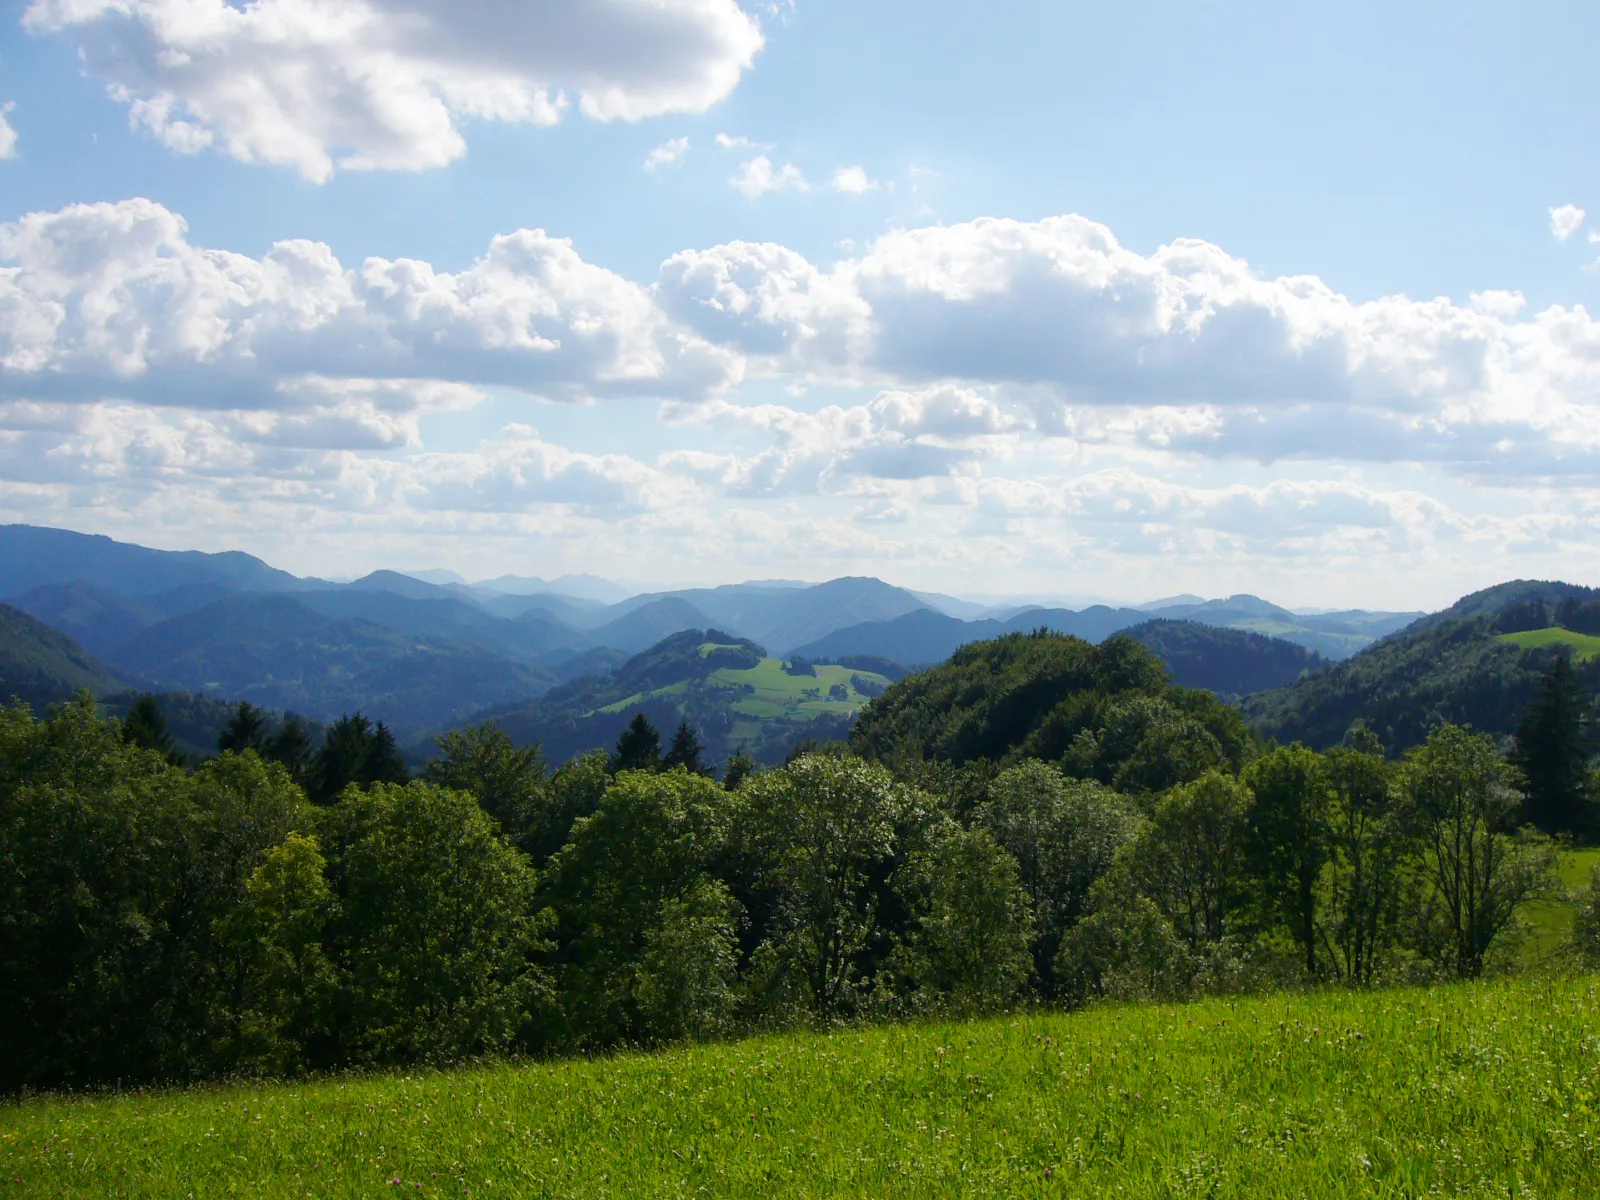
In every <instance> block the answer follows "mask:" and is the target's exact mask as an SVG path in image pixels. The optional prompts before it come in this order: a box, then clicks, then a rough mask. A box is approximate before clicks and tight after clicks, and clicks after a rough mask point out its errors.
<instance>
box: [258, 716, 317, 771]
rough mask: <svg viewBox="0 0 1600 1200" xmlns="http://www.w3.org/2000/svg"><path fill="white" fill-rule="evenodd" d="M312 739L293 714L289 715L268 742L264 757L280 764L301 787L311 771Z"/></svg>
mask: <svg viewBox="0 0 1600 1200" xmlns="http://www.w3.org/2000/svg"><path fill="white" fill-rule="evenodd" d="M311 746H312V737H311V734H310V732H309V731H307V729H306V727H305V724H304V723H303V722H302V721H301V720H300V718H299V717H297V716H295V715H294V713H289V714H288V715H286V716H285V717H284V719H283V724H282V725H280V726H278V731H277V732H276V733H274V734H273V735H272V736H271V737H270V738H269V739H268V740H267V745H266V749H265V751H264V752H263V753H264V755H265V757H267V758H270V759H272V760H273V761H274V762H278V763H282V764H283V766H284V768H285V769H286V770H288V772H289V774H290V775H292V776H294V778H295V781H296V782H297V783H299V784H301V785H302V786H303V785H304V784H305V782H306V775H307V773H308V772H309V771H310V769H311Z"/></svg>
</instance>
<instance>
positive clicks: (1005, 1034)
mask: <svg viewBox="0 0 1600 1200" xmlns="http://www.w3.org/2000/svg"><path fill="white" fill-rule="evenodd" d="M1597 1146H1600V980H1596V979H1593V978H1584V979H1576V980H1574V979H1560V978H1554V977H1547V978H1543V979H1532V978H1523V979H1520V980H1504V981H1499V982H1494V983H1484V984H1477V985H1457V986H1450V987H1442V988H1432V989H1414V990H1396V991H1385V992H1369V993H1356V992H1342V991H1326V992H1320V993H1312V994H1285V995H1276V996H1266V997H1257V998H1252V999H1245V1000H1237V1001H1235V1000H1208V1001H1204V1002H1200V1003H1194V1004H1189V1005H1171V1006H1149V1007H1134V1008H1119V1007H1106V1008H1101V1009H1096V1010H1091V1011H1089V1012H1086V1013H1082V1014H1074V1015H1061V1014H1054V1015H1045V1014H1039V1015H1026V1016H1018V1017H1010V1018H998V1019H991V1020H984V1021H977V1022H972V1023H968V1024H959V1023H949V1024H922V1025H903V1026H890V1027H879V1028H870V1029H863V1030H847V1031H836V1032H832V1033H812V1034H803V1033H799V1034H790V1035H783V1036H773V1037H766V1038H758V1039H754V1040H749V1041H743V1042H738V1043H734V1044H727V1045H707V1046H698V1047H691V1048H687V1049H681V1050H673V1051H670V1052H665V1053H660V1054H653V1055H645V1054H629V1055H622V1056H619V1057H614V1058H605V1059H598V1060H594V1061H580V1062H567V1063H556V1064H546V1063H539V1064H523V1065H516V1064H506V1065H500V1066H495V1067H490V1068H482V1069H459V1070H454V1071H445V1072H437V1073H422V1074H418V1073H412V1074H409V1075H404V1076H390V1077H374V1078H365V1079H348V1080H335V1081H327V1082H317V1083H304V1084H286V1085H273V1086H258V1087H247V1086H228V1087H215V1088H207V1089H203V1090H196V1091H190V1092H182V1091H179V1092H172V1093H168V1094H159V1095H148V1096H139V1095H125V1096H97V1097H83V1098H45V1099H32V1100H28V1101H26V1102H24V1103H21V1104H14V1105H11V1106H9V1107H3V1108H0V1195H4V1196H8V1197H9V1196H16V1197H23V1196H26V1197H33V1198H40V1200H42V1198H45V1197H103V1196H128V1197H151V1198H157V1197H159V1198H160V1200H169V1198H173V1197H191V1196H192V1197H199V1198H204V1197H211V1196H263V1197H306V1196H310V1197H330V1198H331V1197H356V1196H379V1195H389V1196H400V1195H406V1196H419V1197H454V1196H475V1197H476V1196H506V1197H512V1196H516V1197H547V1196H548V1197H691V1196H741V1197H743V1196H748V1197H774V1196H784V1197H789V1196H798V1197H811V1196H851V1197H858V1196H861V1197H865V1196H871V1197H945V1196H949V1197H966V1196H1060V1197H1089V1196H1119V1197H1133V1198H1139V1197H1216V1198H1235V1197H1237V1198H1244V1197H1251V1198H1259V1197H1308V1198H1321V1197H1420V1196H1433V1195H1442V1196H1469V1197H1484V1198H1488V1197H1507V1196H1512V1197H1540V1198H1543V1200H1552V1198H1555V1197H1593V1196H1594V1195H1596V1191H1597V1186H1600V1185H1597V1181H1600V1153H1597V1150H1596V1147H1597Z"/></svg>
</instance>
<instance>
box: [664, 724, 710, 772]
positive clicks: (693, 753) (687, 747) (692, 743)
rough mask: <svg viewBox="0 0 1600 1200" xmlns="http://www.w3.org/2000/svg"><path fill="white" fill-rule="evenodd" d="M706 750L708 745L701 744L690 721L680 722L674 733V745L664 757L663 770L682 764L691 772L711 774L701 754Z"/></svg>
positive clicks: (684, 768) (668, 748)
mask: <svg viewBox="0 0 1600 1200" xmlns="http://www.w3.org/2000/svg"><path fill="white" fill-rule="evenodd" d="M704 752H706V747H704V746H701V741H699V738H696V736H694V730H693V728H691V726H690V723H688V722H680V723H678V731H677V733H674V734H672V746H669V747H667V754H666V757H662V760H661V770H664V771H670V770H672V768H674V766H682V768H683V770H686V771H688V773H690V774H710V771H707V770H706V763H704V762H701V755H702V754H704Z"/></svg>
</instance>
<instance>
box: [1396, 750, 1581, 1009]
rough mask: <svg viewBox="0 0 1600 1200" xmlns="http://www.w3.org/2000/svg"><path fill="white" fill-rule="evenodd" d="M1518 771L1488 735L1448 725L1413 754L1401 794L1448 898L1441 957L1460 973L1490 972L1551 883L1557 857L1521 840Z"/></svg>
mask: <svg viewBox="0 0 1600 1200" xmlns="http://www.w3.org/2000/svg"><path fill="white" fill-rule="evenodd" d="M1515 782H1516V771H1515V768H1513V767H1512V766H1511V765H1510V764H1509V763H1507V762H1505V761H1504V760H1503V759H1501V758H1500V756H1499V755H1498V754H1497V753H1496V752H1495V747H1494V743H1493V742H1492V741H1490V740H1489V739H1488V738H1487V737H1485V736H1483V735H1481V734H1473V733H1469V732H1468V731H1466V730H1464V729H1460V728H1458V727H1456V726H1453V725H1445V726H1441V727H1440V728H1439V729H1436V730H1435V731H1434V732H1433V733H1432V734H1431V735H1429V737H1428V740H1427V742H1426V743H1425V744H1424V745H1422V746H1418V747H1417V748H1416V749H1414V750H1412V751H1411V752H1410V753H1409V754H1408V755H1407V756H1406V762H1405V766H1404V768H1403V769H1402V770H1401V772H1400V777H1399V787H1400V793H1401V796H1402V797H1403V799H1404V803H1405V806H1406V811H1407V815H1408V818H1409V820H1410V822H1411V823H1412V827H1413V828H1415V829H1416V830H1417V836H1418V838H1419V840H1420V842H1421V846H1422V856H1421V866H1420V869H1421V872H1422V874H1423V875H1424V876H1425V877H1426V878H1427V880H1428V882H1429V883H1430V884H1432V886H1433V888H1434V889H1435V891H1436V893H1437V896H1438V898H1439V901H1440V906H1439V911H1438V913H1437V915H1436V921H1437V925H1438V932H1439V934H1440V949H1439V952H1438V953H1439V956H1440V958H1441V959H1442V960H1443V962H1444V963H1445V964H1447V965H1448V967H1449V968H1450V969H1451V970H1452V971H1453V972H1454V973H1455V974H1456V975H1458V976H1461V977H1462V978H1471V977H1474V976H1477V975H1479V974H1481V973H1482V972H1483V969H1484V966H1485V965H1486V964H1487V962H1488V956H1489V951H1490V949H1491V947H1492V946H1493V945H1494V943H1495V942H1496V940H1497V939H1499V938H1500V937H1501V935H1502V934H1504V933H1506V932H1507V931H1508V930H1509V929H1510V928H1511V926H1512V922H1513V921H1514V920H1515V917H1516V913H1517V910H1518V908H1520V907H1521V906H1522V905H1523V904H1524V903H1525V902H1526V901H1528V900H1530V899H1533V898H1535V897H1537V896H1539V895H1541V894H1543V893H1544V892H1545V891H1547V890H1548V888H1549V886H1550V864H1551V855H1550V851H1549V847H1548V845H1547V844H1546V843H1544V842H1542V841H1540V840H1539V839H1538V838H1537V837H1536V836H1521V837H1518V836H1514V834H1513V832H1512V823H1513V821H1514V819H1515V816H1516V811H1517V807H1518V801H1519V799H1520V797H1519V796H1518V795H1517V793H1516V791H1515V790H1514V788H1513V785H1514V784H1515Z"/></svg>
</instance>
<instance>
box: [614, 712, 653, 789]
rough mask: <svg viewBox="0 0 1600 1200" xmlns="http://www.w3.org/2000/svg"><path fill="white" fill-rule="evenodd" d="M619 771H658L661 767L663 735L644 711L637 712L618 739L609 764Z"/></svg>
mask: <svg viewBox="0 0 1600 1200" xmlns="http://www.w3.org/2000/svg"><path fill="white" fill-rule="evenodd" d="M607 765H608V766H609V767H610V768H611V773H612V774H613V775H615V774H616V773H617V772H618V771H656V770H660V768H661V735H660V734H659V733H657V732H656V727H655V726H654V725H652V724H650V719H649V718H648V717H646V716H645V715H644V714H643V713H635V714H634V717H633V720H632V721H630V722H629V723H628V727H627V728H626V729H624V730H623V731H622V736H621V737H619V738H618V739H617V748H616V750H615V752H614V753H613V754H612V755H611V761H610V763H609V764H607Z"/></svg>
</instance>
